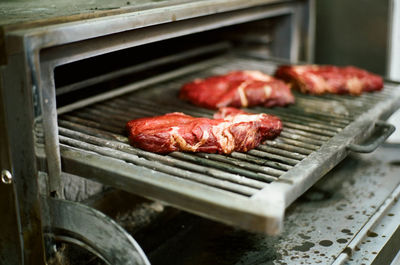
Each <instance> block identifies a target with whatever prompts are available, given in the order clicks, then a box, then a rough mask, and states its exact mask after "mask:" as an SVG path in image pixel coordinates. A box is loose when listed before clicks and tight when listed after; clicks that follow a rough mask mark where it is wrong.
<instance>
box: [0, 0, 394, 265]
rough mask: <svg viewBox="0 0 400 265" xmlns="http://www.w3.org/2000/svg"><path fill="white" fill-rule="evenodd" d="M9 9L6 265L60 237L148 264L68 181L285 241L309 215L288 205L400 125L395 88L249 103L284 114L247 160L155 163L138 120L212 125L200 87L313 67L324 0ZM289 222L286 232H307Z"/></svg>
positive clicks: (101, 254) (35, 259) (43, 250)
mask: <svg viewBox="0 0 400 265" xmlns="http://www.w3.org/2000/svg"><path fill="white" fill-rule="evenodd" d="M38 5H39V4H38ZM0 7H1V10H2V11H1V12H2V13H3V14H4V18H2V19H1V20H0V21H1V22H2V24H3V26H2V31H1V40H2V41H1V42H0V48H1V52H2V56H1V75H0V78H1V79H0V81H1V94H0V95H1V101H2V109H1V113H0V114H1V120H0V121H1V127H0V128H1V133H2V138H1V144H2V150H1V154H2V156H1V159H2V160H1V170H2V176H1V177H2V184H1V185H0V188H1V190H2V191H1V197H2V198H3V200H2V201H3V202H4V203H3V202H2V208H4V209H2V211H4V213H5V212H6V211H7V215H6V218H5V221H4V223H5V224H7V225H5V226H4V227H3V229H2V234H4V236H2V238H1V240H0V245H1V246H2V247H1V256H0V258H1V260H2V261H5V262H12V263H17V264H40V263H44V262H45V259H46V258H45V256H46V255H45V254H47V257H48V258H49V257H53V256H54V255H56V254H57V251H56V250H54V246H55V244H54V242H64V243H68V244H70V245H74V246H78V247H81V248H83V249H85V250H86V251H88V252H89V253H91V254H92V255H93V256H96V257H97V258H98V259H99V260H101V261H102V262H104V263H106V264H149V261H148V259H147V257H146V254H145V253H144V252H143V250H142V249H141V247H140V246H139V244H138V243H137V242H136V241H135V240H134V239H133V238H132V236H131V235H130V234H128V233H127V232H126V231H125V230H124V229H123V228H121V226H120V225H118V224H117V223H116V222H115V221H114V220H112V219H110V218H109V217H107V216H106V215H104V214H103V213H101V212H99V211H97V210H95V209H93V208H91V207H88V206H87V205H85V204H84V203H78V202H74V201H71V199H70V197H69V193H70V192H71V190H69V189H68V187H66V183H68V182H71V181H72V182H73V181H74V179H75V181H76V179H90V180H94V181H96V182H97V183H101V185H104V186H106V187H112V188H114V189H117V190H123V191H126V192H128V193H132V194H136V195H139V196H141V197H144V198H147V199H150V200H155V201H159V202H161V203H162V205H168V206H171V207H173V208H174V209H180V210H184V211H185V212H189V213H192V214H195V215H197V216H201V217H205V218H206V219H210V220H214V221H217V222H218V223H223V224H227V225H229V226H230V227H238V228H239V229H244V230H246V231H251V232H252V233H261V234H262V235H264V236H265V235H271V236H273V235H278V234H282V231H284V229H285V228H284V223H285V222H284V220H285V218H284V215H285V210H286V209H287V208H288V207H291V208H289V209H291V210H290V211H296V210H292V209H293V207H294V206H291V205H292V204H293V203H294V202H295V203H294V205H297V204H299V197H300V196H301V195H302V194H303V193H305V192H306V191H307V190H308V189H309V188H310V187H312V186H313V185H314V184H316V183H317V182H318V181H319V180H320V179H321V178H322V177H323V176H325V175H326V174H327V173H328V172H329V171H330V170H332V169H333V168H335V166H337V165H338V164H339V163H340V162H341V161H342V160H343V159H345V158H346V157H347V156H348V154H349V153H352V152H371V151H373V150H375V149H376V148H377V147H378V145H379V144H380V143H382V142H383V141H384V140H385V139H386V138H387V137H388V136H389V135H390V133H391V132H393V130H394V127H393V126H392V125H390V124H388V123H386V122H385V119H387V118H388V117H389V116H390V114H391V113H393V112H394V111H395V110H396V109H397V108H398V107H399V105H400V90H399V88H398V83H396V82H392V81H387V82H385V88H384V90H383V91H382V92H380V93H368V94H364V95H362V96H360V97H353V96H346V95H341V96H337V95H324V96H310V95H302V94H300V93H296V94H295V97H296V104H294V105H293V106H289V107H285V108H272V109H267V108H263V107H256V108H251V109H249V111H252V112H265V113H271V114H275V115H277V116H279V117H280V118H281V119H282V121H283V124H284V130H283V132H282V134H281V135H280V136H279V137H278V138H277V139H276V140H272V141H267V142H266V143H264V144H263V145H261V146H259V147H258V148H256V149H254V150H251V151H249V152H247V153H237V152H234V153H232V154H231V155H228V156H226V155H217V154H203V153H196V154H189V153H182V152H173V153H171V154H168V155H158V154H154V153H150V152H146V151H143V150H140V149H137V148H133V147H131V146H130V145H129V144H128V141H127V137H126V135H125V132H124V125H125V123H126V122H127V121H128V120H130V119H133V118H137V117H143V116H154V115H157V114H163V113H168V112H173V111H182V112H185V113H187V114H190V115H193V116H199V117H209V116H211V115H212V111H210V110H206V109H202V108H199V107H193V106H191V105H189V104H187V103H186V102H182V101H180V100H179V99H178V97H177V92H178V91H179V88H180V86H181V85H182V84H183V83H185V82H187V81H189V80H192V79H194V78H197V77H206V76H210V75H214V74H220V73H225V72H227V71H229V70H236V69H244V70H246V69H256V70H261V71H263V72H266V73H270V74H272V73H273V72H274V70H275V68H276V67H277V66H278V65H279V64H281V63H291V62H292V63H295V62H311V61H312V53H313V49H314V47H313V42H314V40H313V36H314V26H315V25H314V2H313V1H303V0H302V1H295V0H293V1H280V0H276V1H273V0H263V1H261V0H260V1H239V0H238V1H222V0H221V1H140V2H132V3H131V2H129V1H128V2H126V1H121V2H118V1H117V2H113V4H112V5H111V4H110V3H107V4H104V3H103V4H102V5H101V6H100V5H99V6H97V5H96V4H95V3H83V2H82V3H67V2H59V3H54V4H52V5H49V6H48V7H47V9H46V8H40V7H39V6H35V3H29V2H24V1H21V2H18V3H8V4H7V3H4V4H0ZM371 139H372V140H371ZM365 141H367V143H364V142H365ZM368 141H369V142H368ZM387 153H390V152H389V151H388V152H387ZM385 155H386V153H385ZM371 159H372V160H371V161H373V158H371ZM346 161H347V160H346ZM356 172H357V170H356V169H354V171H353V172H352V173H350V174H354V175H357V174H356ZM328 176H329V175H328ZM326 178H327V177H325V178H324V179H326ZM329 179H330V178H329ZM328 182H329V181H328ZM85 183H88V184H85V185H89V186H90V185H95V184H93V182H85ZM390 183H391V186H390V189H389V191H388V192H386V193H383V195H381V196H382V198H385V199H386V198H391V200H390V201H389V202H387V205H390V206H391V205H392V204H393V202H394V201H395V200H396V199H397V198H398V192H396V191H397V190H398V189H397V188H396V187H397V186H398V185H399V181H398V180H397V179H396V178H391V182H390ZM96 185H100V184H96ZM332 185H333V184H332ZM99 187H100V189H102V187H103V186H99ZM316 187H318V185H317V186H316ZM94 196H96V195H94ZM317 196H319V195H317ZM302 198H303V197H302ZM300 202H301V200H300ZM379 206H380V205H379ZM115 207H117V205H116V206H115ZM375 207H378V206H375ZM388 207H389V206H388ZM298 208H299V209H301V208H302V207H301V206H299V207H298ZM314 210H315V211H320V210H319V209H318V208H314ZM304 211H305V213H306V212H307V209H305V210H304ZM322 212H323V210H322V209H321V216H322V214H323V213H322ZM291 216H294V215H293V214H292V213H289V215H288V217H287V218H286V220H287V221H286V222H294V223H296V222H297V221H296V220H291V219H290V218H292V217H291ZM336 216H340V214H337V215H336ZM304 218H306V217H304ZM202 220H203V219H202ZM204 220H205V219H204ZM364 221H365V220H364ZM365 222H367V221H365ZM375 223H376V222H375ZM375 223H374V224H375ZM289 227H293V226H290V225H289ZM360 231H362V230H361V228H360ZM324 232H325V233H329V231H324ZM299 233H301V232H299ZM309 234H312V233H311V232H310V233H309ZM359 234H360V233H359ZM357 235H358V234H357ZM360 235H361V234H360ZM305 236H306V237H308V236H309V235H305ZM346 240H347V241H348V242H350V243H351V242H355V241H351V240H350V239H346ZM110 242H112V243H111V244H110ZM288 242H289V241H288ZM357 242H361V241H357ZM350 243H349V244H347V245H346V244H343V245H340V246H339V247H338V249H337V252H340V251H342V252H343V253H350V252H352V251H353V250H354V249H355V248H356V247H357V244H356V245H354V246H352V245H351V244H350ZM327 244H328V243H327ZM308 246H309V245H308ZM303 247H304V246H303ZM341 247H342V248H341ZM293 248H294V249H295V246H293ZM305 248H307V246H305ZM295 250H296V249H295ZM189 253H190V252H189ZM288 255H289V256H290V255H291V254H290V253H288ZM339 256H340V255H336V256H335V260H338V259H339V258H340V257H341V256H340V257H339ZM348 256H349V255H347V256H346V257H347V258H348ZM292 257H295V255H293V256H292ZM346 257H344V258H343V260H345V259H346ZM331 258H332V259H333V257H331ZM49 259H50V258H49ZM281 260H282V259H281ZM277 262H278V261H277ZM282 262H283V261H282Z"/></svg>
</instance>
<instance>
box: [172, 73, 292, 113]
mask: <svg viewBox="0 0 400 265" xmlns="http://www.w3.org/2000/svg"><path fill="white" fill-rule="evenodd" d="M179 97H180V98H181V99H184V100H188V101H190V102H192V103H193V104H195V105H198V106H202V107H206V108H211V109H218V108H221V107H228V106H231V107H249V106H255V105H264V106H266V107H273V106H285V105H287V104H291V103H294V96H293V94H292V92H291V91H290V87H289V86H288V85H286V84H285V82H282V81H281V80H278V79H276V78H274V77H272V76H269V75H266V74H263V73H261V72H259V71H234V72H230V73H228V74H226V75H219V76H212V77H208V78H206V79H195V80H194V81H192V82H190V83H187V84H185V85H183V87H182V88H181V91H180V94H179Z"/></svg>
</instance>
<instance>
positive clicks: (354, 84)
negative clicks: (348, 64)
mask: <svg viewBox="0 0 400 265" xmlns="http://www.w3.org/2000/svg"><path fill="white" fill-rule="evenodd" d="M346 86H347V87H348V88H349V91H350V93H351V94H360V93H361V92H362V89H363V83H362V82H361V80H360V79H358V78H357V77H353V78H350V79H348V80H347V81H346Z"/></svg>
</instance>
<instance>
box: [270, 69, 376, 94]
mask: <svg viewBox="0 0 400 265" xmlns="http://www.w3.org/2000/svg"><path fill="white" fill-rule="evenodd" d="M275 77H277V78H281V79H283V80H285V81H286V82H289V83H291V84H292V86H293V88H295V89H298V90H300V91H301V92H303V93H309V94H324V93H331V94H351V95H360V94H361V93H362V92H370V91H376V90H381V89H382V88H383V80H382V78H381V77H380V76H378V75H376V74H373V73H370V72H368V71H365V70H363V69H360V68H357V67H354V66H346V67H337V66H332V65H283V66H280V67H279V68H278V69H277V71H276V72H275Z"/></svg>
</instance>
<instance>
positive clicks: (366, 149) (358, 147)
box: [347, 120, 396, 153]
mask: <svg viewBox="0 0 400 265" xmlns="http://www.w3.org/2000/svg"><path fill="white" fill-rule="evenodd" d="M378 128H381V129H383V132H382V134H381V135H379V136H378V137H376V139H375V140H374V141H373V142H372V143H370V144H367V145H362V144H349V145H348V146H347V149H349V150H350V151H353V152H357V153H371V152H372V151H374V150H375V149H376V148H378V146H379V145H380V144H382V143H383V142H384V141H385V140H386V139H387V138H388V137H389V136H390V135H391V134H392V133H393V132H394V130H395V129H396V127H394V125H392V124H390V123H387V122H385V121H381V120H379V121H377V122H376V123H375V130H376V129H378Z"/></svg>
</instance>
